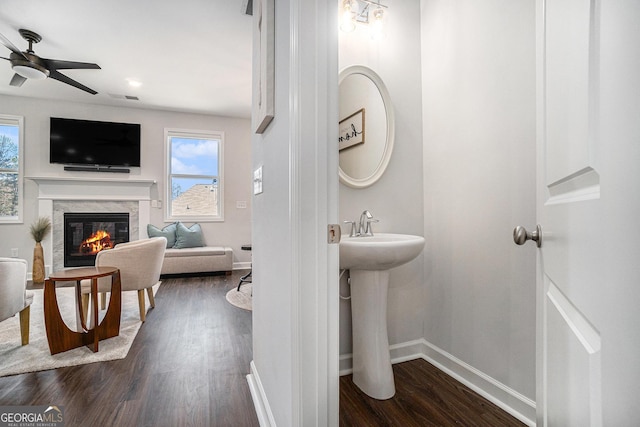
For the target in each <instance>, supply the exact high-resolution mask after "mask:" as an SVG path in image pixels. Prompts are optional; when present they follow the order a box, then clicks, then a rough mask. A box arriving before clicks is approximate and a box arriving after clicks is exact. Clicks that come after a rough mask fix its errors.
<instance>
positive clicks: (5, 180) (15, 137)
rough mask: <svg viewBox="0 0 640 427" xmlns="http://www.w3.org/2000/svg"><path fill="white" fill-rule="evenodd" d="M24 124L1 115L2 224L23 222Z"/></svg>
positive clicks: (0, 177) (11, 117)
mask: <svg viewBox="0 0 640 427" xmlns="http://www.w3.org/2000/svg"><path fill="white" fill-rule="evenodd" d="M22 124H23V119H22V117H16V116H4V115H0V223H8V222H22V204H23V203H22V164H23V163H24V162H23V159H22V157H23V149H22V145H23V143H22V139H23V138H22V128H23V125H22Z"/></svg>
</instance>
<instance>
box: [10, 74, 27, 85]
mask: <svg viewBox="0 0 640 427" xmlns="http://www.w3.org/2000/svg"><path fill="white" fill-rule="evenodd" d="M26 80H27V79H26V77H22V76H21V75H20V74H14V75H13V77H12V78H11V82H9V85H11V86H16V87H20V86H22V83H24V82H25V81H26Z"/></svg>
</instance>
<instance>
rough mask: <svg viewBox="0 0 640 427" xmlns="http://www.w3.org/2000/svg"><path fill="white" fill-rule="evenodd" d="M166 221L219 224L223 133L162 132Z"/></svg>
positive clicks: (221, 197)
mask: <svg viewBox="0 0 640 427" xmlns="http://www.w3.org/2000/svg"><path fill="white" fill-rule="evenodd" d="M165 143H166V165H167V186H166V187H167V197H166V199H165V200H167V201H168V202H167V203H166V214H167V220H168V221H190V222H195V221H200V222H203V221H223V220H224V214H223V208H224V205H223V200H224V196H223V194H224V193H223V167H222V165H223V146H224V132H214V131H200V130H183V129H165Z"/></svg>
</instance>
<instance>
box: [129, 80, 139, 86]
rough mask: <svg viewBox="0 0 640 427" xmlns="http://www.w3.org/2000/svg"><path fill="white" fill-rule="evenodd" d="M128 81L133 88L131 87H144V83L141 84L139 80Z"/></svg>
mask: <svg viewBox="0 0 640 427" xmlns="http://www.w3.org/2000/svg"><path fill="white" fill-rule="evenodd" d="M127 81H128V82H129V86H131V87H140V86H142V83H141V82H139V81H138V80H133V79H127Z"/></svg>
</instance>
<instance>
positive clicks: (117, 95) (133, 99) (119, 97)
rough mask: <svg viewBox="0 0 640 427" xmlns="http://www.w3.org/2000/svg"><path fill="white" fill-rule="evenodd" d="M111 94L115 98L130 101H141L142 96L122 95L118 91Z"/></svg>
mask: <svg viewBox="0 0 640 427" xmlns="http://www.w3.org/2000/svg"><path fill="white" fill-rule="evenodd" d="M109 96H110V97H112V98H114V99H127V100H129V101H140V98H138V97H137V96H131V95H120V94H117V93H110V94H109Z"/></svg>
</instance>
